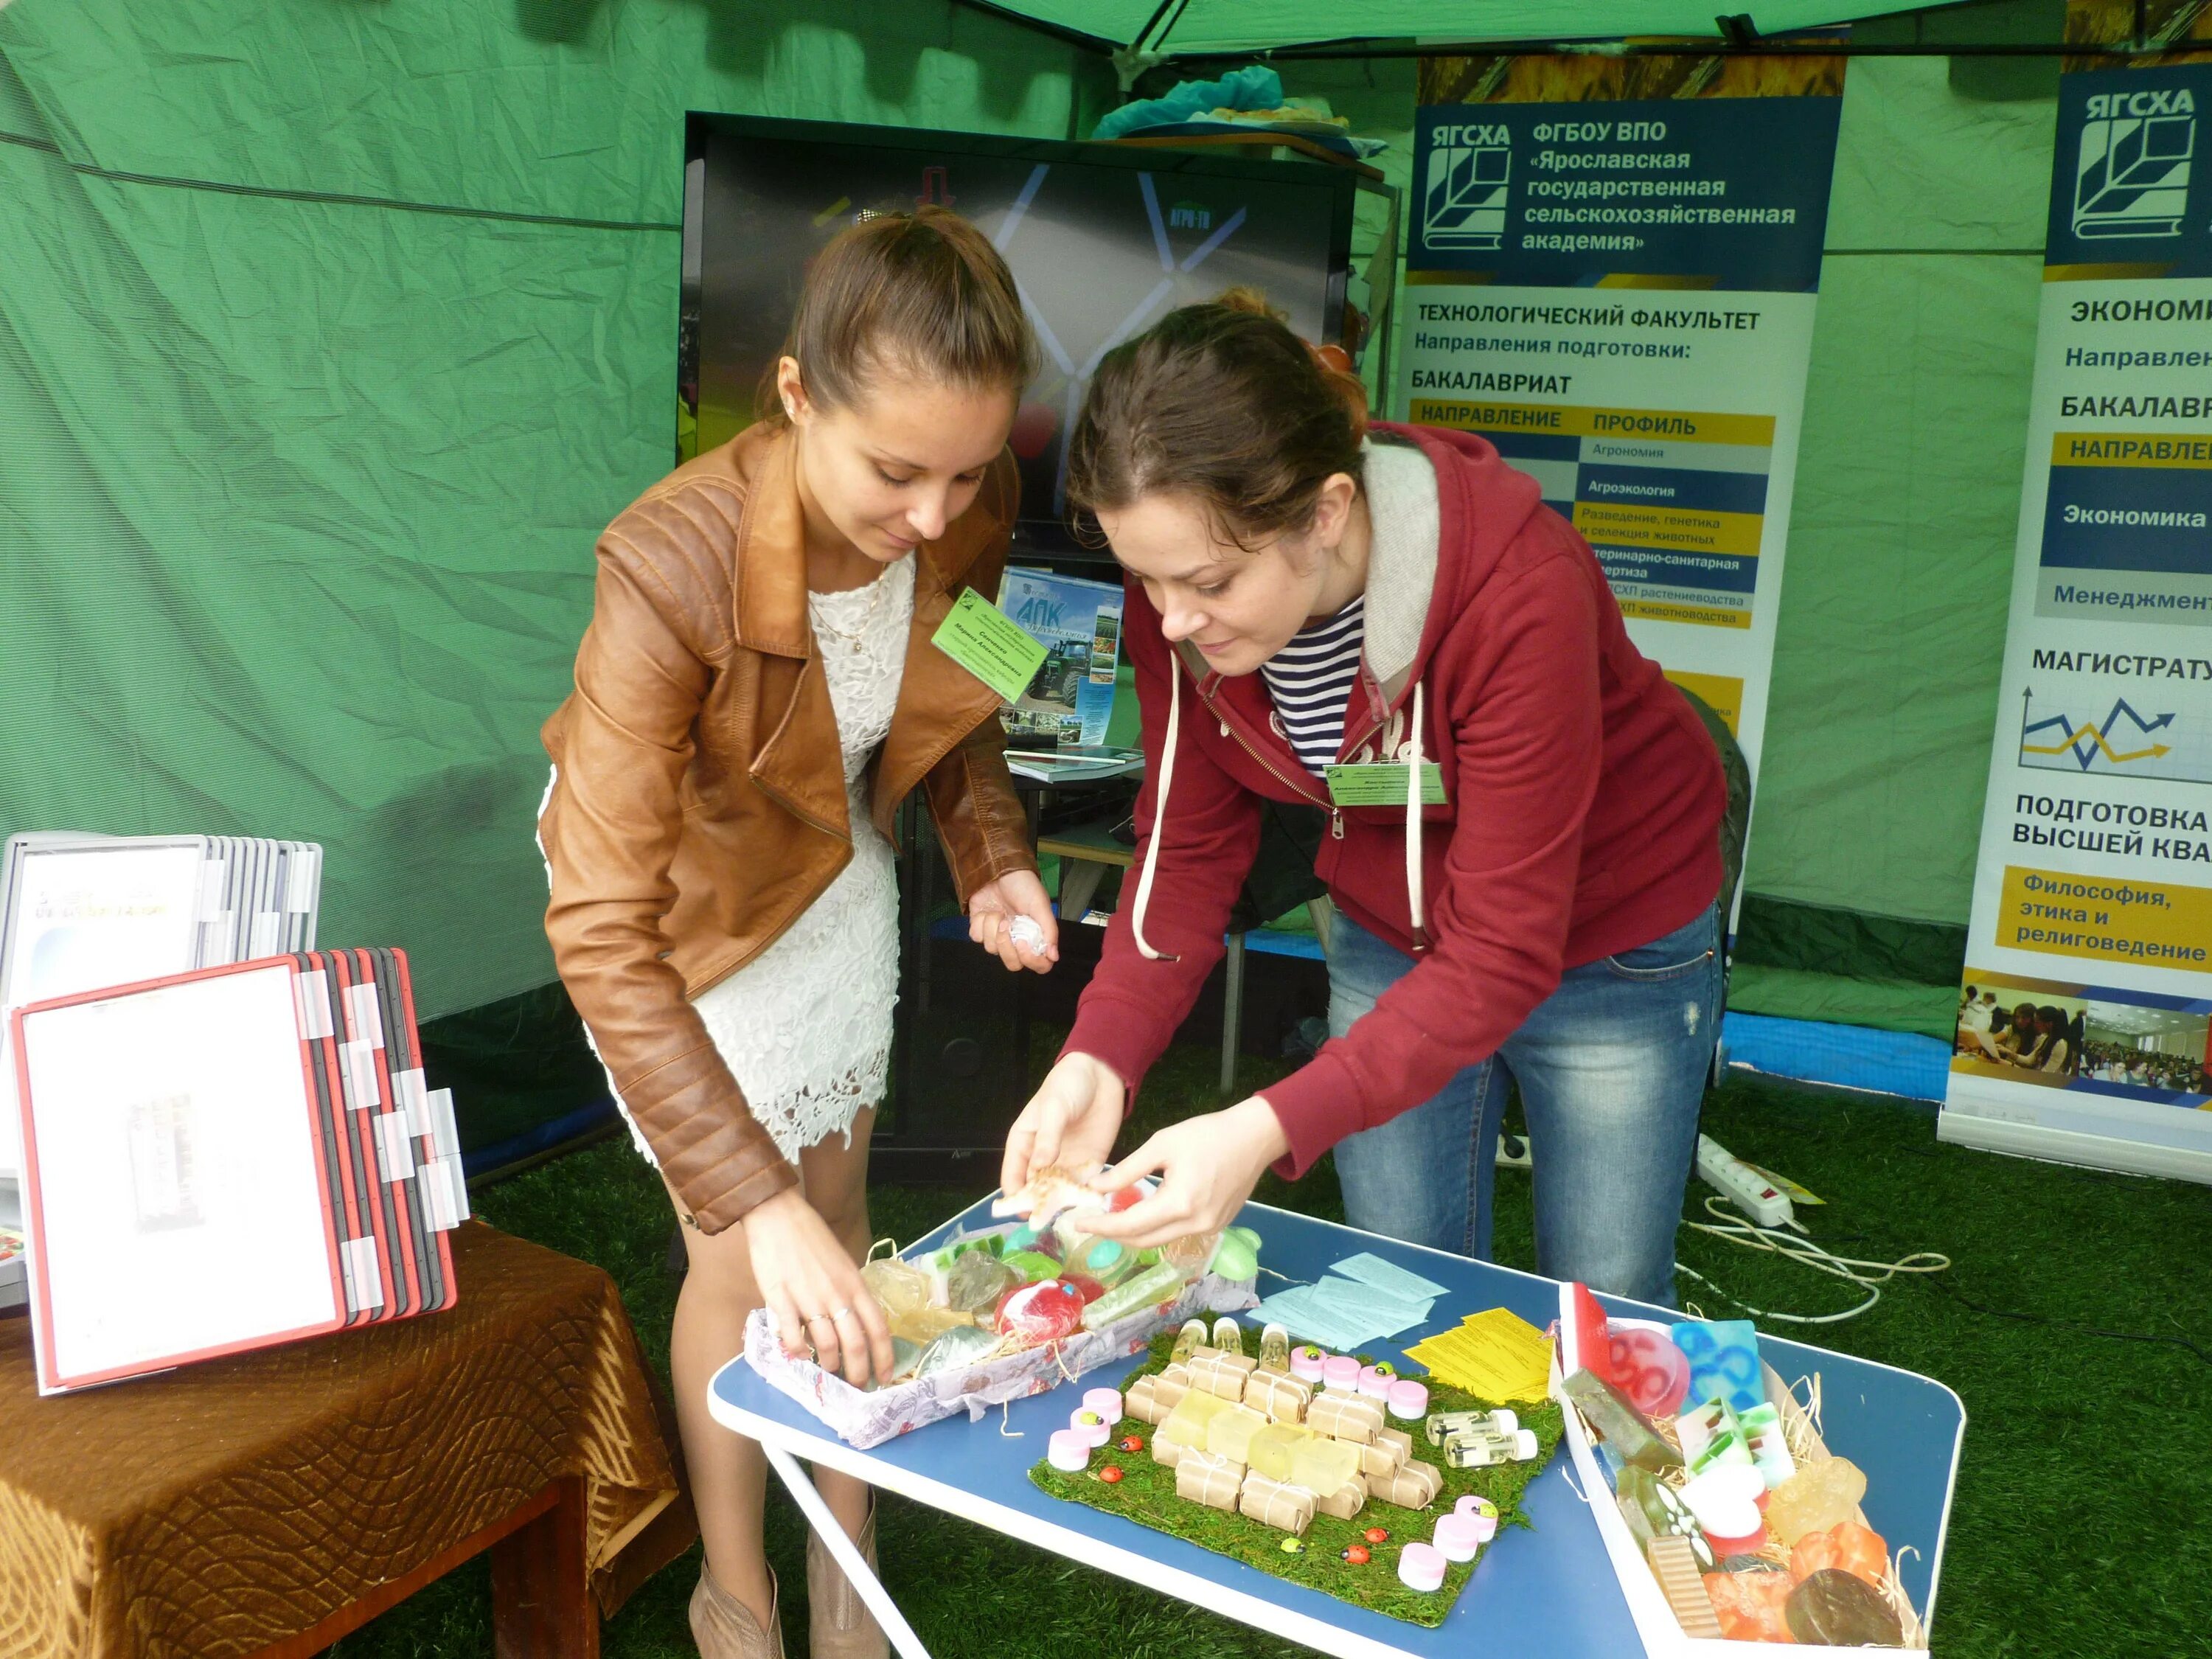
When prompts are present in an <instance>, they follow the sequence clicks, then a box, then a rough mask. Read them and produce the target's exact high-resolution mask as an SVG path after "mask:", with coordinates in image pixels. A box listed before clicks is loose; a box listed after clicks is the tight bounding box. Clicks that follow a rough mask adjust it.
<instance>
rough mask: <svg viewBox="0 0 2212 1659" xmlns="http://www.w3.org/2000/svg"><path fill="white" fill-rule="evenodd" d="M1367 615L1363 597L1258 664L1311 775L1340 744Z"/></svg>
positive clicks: (1332, 757) (1327, 762) (1325, 764)
mask: <svg viewBox="0 0 2212 1659" xmlns="http://www.w3.org/2000/svg"><path fill="white" fill-rule="evenodd" d="M1366 615H1367V599H1366V596H1365V595H1364V594H1362V595H1361V596H1360V597H1359V598H1358V599H1354V600H1352V603H1351V604H1350V605H1346V606H1345V607H1344V609H1343V610H1341V611H1338V612H1337V613H1336V614H1335V615H1334V617H1322V620H1321V621H1319V622H1317V623H1307V624H1306V625H1305V626H1304V628H1302V629H1299V630H1298V631H1297V633H1296V634H1294V635H1291V641H1290V643H1289V644H1288V645H1285V647H1283V648H1282V649H1281V650H1280V651H1278V652H1277V653H1275V654H1274V655H1273V656H1272V657H1270V658H1268V659H1267V661H1265V662H1263V663H1261V665H1260V677H1261V678H1262V679H1264V680H1265V681H1267V695H1268V696H1271V697H1272V698H1273V699H1274V703H1275V716H1276V718H1277V719H1278V720H1280V721H1281V723H1282V727H1283V735H1284V736H1285V737H1286V738H1289V739H1290V740H1291V749H1292V750H1295V751H1296V752H1297V757H1298V759H1299V761H1300V762H1301V763H1304V767H1305V769H1306V770H1308V771H1309V772H1311V773H1313V774H1314V775H1316V776H1317V777H1318V776H1319V775H1321V774H1322V769H1323V768H1325V767H1328V766H1330V765H1333V764H1334V763H1335V761H1336V751H1337V750H1339V749H1340V748H1341V747H1342V746H1343V744H1344V715H1345V711H1346V708H1349V707H1350V705H1351V702H1352V682H1353V681H1355V680H1357V679H1358V678H1359V650H1360V646H1361V643H1362V641H1363V640H1364V622H1365V619H1366Z"/></svg>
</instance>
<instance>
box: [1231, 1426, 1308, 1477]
mask: <svg viewBox="0 0 2212 1659" xmlns="http://www.w3.org/2000/svg"><path fill="white" fill-rule="evenodd" d="M1312 1438H1313V1434H1312V1431H1310V1430H1307V1429H1304V1428H1301V1427H1299V1426H1298V1425H1296V1424H1294V1423H1270V1424H1269V1425H1267V1427H1266V1428H1264V1429H1262V1430H1261V1431H1259V1432H1258V1433H1257V1434H1255V1435H1254V1436H1253V1437H1252V1440H1251V1443H1250V1445H1249V1447H1248V1448H1247V1450H1248V1452H1249V1457H1248V1458H1247V1459H1246V1461H1247V1462H1249V1463H1250V1464H1251V1465H1252V1467H1253V1468H1254V1469H1255V1470H1256V1471H1257V1472H1258V1473H1260V1474H1264V1475H1266V1476H1267V1479H1268V1480H1289V1479H1290V1478H1291V1454H1292V1453H1293V1452H1295V1451H1296V1450H1297V1448H1298V1447H1299V1445H1301V1444H1302V1443H1304V1442H1305V1441H1308V1440H1310V1439H1312Z"/></svg>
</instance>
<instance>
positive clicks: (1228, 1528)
mask: <svg viewBox="0 0 2212 1659" xmlns="http://www.w3.org/2000/svg"><path fill="white" fill-rule="evenodd" d="M1175 1343H1176V1333H1175V1332H1173V1331H1164V1332H1162V1333H1161V1334H1159V1335H1158V1336H1156V1337H1154V1338H1153V1339H1152V1356H1151V1358H1149V1359H1148V1360H1146V1363H1145V1364H1142V1365H1139V1366H1138V1367H1137V1369H1136V1370H1133V1371H1131V1372H1130V1373H1129V1374H1128V1375H1127V1376H1126V1377H1124V1378H1123V1379H1122V1382H1121V1389H1122V1391H1123V1392H1124V1393H1127V1391H1128V1389H1129V1386H1130V1384H1131V1383H1134V1382H1135V1381H1136V1380H1137V1379H1138V1378H1139V1377H1140V1376H1148V1375H1152V1374H1156V1373H1158V1372H1159V1371H1162V1370H1166V1369H1167V1364H1168V1356H1169V1354H1170V1352H1172V1350H1173V1349H1174V1347H1175ZM1362 1358H1363V1359H1364V1360H1367V1361H1369V1362H1370V1363H1371V1361H1372V1359H1373V1356H1372V1355H1363V1356H1362ZM1414 1374H1415V1373H1414V1372H1413V1371H1411V1370H1408V1372H1407V1375H1408V1376H1413V1375H1414ZM1499 1403H1500V1402H1499V1401H1494V1400H1478V1399H1476V1398H1475V1397H1474V1395H1471V1394H1467V1393H1464V1392H1463V1391H1462V1390H1460V1389H1454V1388H1449V1387H1447V1386H1446V1385H1445V1384H1443V1383H1436V1382H1431V1383H1430V1385H1429V1409H1430V1410H1431V1411H1432V1412H1472V1411H1488V1410H1490V1409H1491V1408H1492V1407H1494V1406H1496V1405H1498V1404H1499ZM1516 1413H1517V1415H1518V1416H1519V1417H1520V1419H1521V1424H1522V1427H1524V1428H1527V1429H1530V1430H1532V1431H1534V1433H1535V1436H1536V1455H1535V1456H1534V1457H1532V1458H1530V1459H1529V1460H1528V1462H1525V1463H1508V1464H1504V1465H1503V1466H1502V1467H1499V1468H1482V1469H1455V1468H1450V1467H1449V1466H1448V1465H1447V1464H1446V1463H1445V1462H1444V1460H1443V1453H1442V1452H1440V1451H1438V1450H1437V1449H1436V1448H1435V1447H1433V1446H1431V1445H1429V1444H1428V1443H1426V1440H1425V1437H1424V1436H1423V1434H1422V1433H1421V1431H1420V1429H1419V1426H1418V1425H1417V1426H1415V1428H1414V1429H1413V1455H1414V1456H1416V1457H1418V1458H1419V1459H1420V1460H1421V1461H1422V1462H1425V1463H1429V1464H1432V1465H1434V1466H1435V1468H1436V1470H1437V1474H1440V1475H1442V1476H1443V1483H1444V1484H1443V1489H1442V1490H1441V1491H1439V1492H1437V1496H1436V1497H1435V1498H1433V1499H1432V1500H1431V1502H1430V1504H1429V1506H1428V1508H1427V1509H1425V1510H1408V1509H1402V1508H1401V1507H1399V1506H1398V1505H1397V1504H1385V1503H1383V1502H1381V1501H1380V1500H1370V1502H1369V1503H1368V1504H1366V1505H1365V1506H1364V1508H1362V1509H1361V1510H1360V1511H1359V1513H1358V1514H1357V1515H1355V1516H1352V1518H1351V1519H1350V1520H1348V1521H1346V1520H1340V1519H1338V1518H1337V1517H1336V1516H1333V1515H1316V1516H1314V1518H1313V1522H1312V1523H1311V1524H1310V1526H1308V1527H1307V1528H1306V1531H1305V1535H1304V1537H1303V1538H1298V1539H1292V1538H1291V1534H1288V1533H1286V1532H1282V1531H1279V1530H1278V1529H1277V1528H1273V1527H1268V1526H1262V1525H1261V1523H1260V1522H1257V1521H1255V1520H1253V1519H1251V1518H1250V1517H1249V1516H1244V1515H1237V1514H1231V1513H1229V1512H1226V1511H1225V1510H1216V1509H1209V1508H1207V1507H1206V1505H1205V1504H1194V1503H1192V1502H1191V1501H1190V1500H1189V1499H1188V1498H1182V1497H1178V1496H1177V1495H1176V1472H1175V1471H1174V1470H1173V1469H1171V1468H1167V1467H1166V1466H1165V1465H1164V1464H1160V1463H1156V1462H1153V1461H1152V1449H1151V1448H1152V1433H1153V1430H1152V1425H1150V1424H1147V1423H1143V1422H1139V1420H1138V1419H1135V1418H1133V1417H1132V1418H1125V1419H1122V1420H1121V1422H1120V1423H1119V1424H1117V1425H1115V1430H1114V1438H1113V1440H1112V1441H1110V1442H1109V1443H1108V1447H1107V1449H1106V1451H1105V1452H1104V1453H1103V1454H1102V1453H1094V1454H1093V1455H1092V1459H1091V1467H1090V1468H1087V1469H1085V1471H1084V1472H1083V1473H1082V1474H1070V1473H1068V1472H1066V1471H1064V1470H1060V1469H1056V1468H1053V1467H1052V1465H1051V1464H1050V1463H1048V1462H1039V1463H1038V1464H1037V1465H1036V1467H1035V1468H1032V1469H1031V1470H1030V1480H1034V1481H1035V1482H1036V1484H1037V1485H1038V1486H1040V1487H1042V1488H1043V1490H1045V1491H1046V1492H1050V1493H1051V1494H1052V1495H1053V1496H1054V1498H1066V1499H1067V1500H1068V1501H1070V1502H1072V1503H1077V1504H1090V1505H1091V1508H1093V1509H1097V1510H1106V1511H1107V1512H1108V1513H1109V1514H1111V1515H1119V1516H1124V1517H1126V1518H1127V1519H1128V1520H1131V1521H1134V1522H1137V1524H1138V1525H1139V1526H1145V1527H1152V1528H1158V1530H1159V1531H1161V1532H1164V1533H1171V1534H1174V1535H1175V1536H1176V1537H1177V1538H1185V1539H1188V1540H1189V1541H1191V1542H1192V1543H1194V1544H1196V1545H1198V1546H1200V1547H1201V1548H1204V1549H1209V1550H1212V1551H1215V1552H1217V1553H1219V1554H1222V1555H1226V1556H1228V1557H1230V1558H1231V1559H1234V1560H1238V1561H1242V1562H1243V1563H1244V1564H1245V1565H1248V1566H1253V1567H1257V1568H1258V1569H1259V1570H1260V1571H1262V1572H1267V1573H1273V1575H1274V1576H1275V1577H1278V1578H1286V1579H1288V1580H1289V1581H1290V1582H1291V1583H1294V1584H1304V1586H1305V1587H1306V1588H1307V1589H1317V1590H1319V1591H1321V1592H1322V1595H1334V1596H1335V1597H1337V1598H1338V1599H1339V1600H1340V1601H1349V1602H1351V1603H1352V1605H1353V1606H1355V1607H1367V1608H1370V1609H1371V1610H1373V1611H1374V1612H1376V1613H1384V1614H1387V1615H1389V1617H1390V1618H1393V1619H1403V1620H1406V1621H1407V1623H1408V1624H1414V1625H1428V1626H1437V1625H1441V1624H1442V1623H1443V1621H1444V1615H1445V1614H1447V1613H1449V1612H1450V1611H1451V1606H1452V1603H1453V1602H1454V1601H1456V1600H1458V1599H1459V1593H1460V1591H1461V1590H1462V1589H1464V1588H1465V1587H1466V1585H1467V1581H1468V1577H1469V1576H1470V1575H1472V1574H1473V1573H1474V1569H1475V1565H1476V1563H1477V1562H1479V1561H1480V1560H1481V1559H1482V1557H1483V1556H1484V1555H1486V1554H1487V1553H1489V1546H1488V1545H1485V1546H1483V1547H1482V1548H1481V1549H1480V1550H1479V1551H1477V1552H1476V1553H1475V1556H1474V1560H1470V1561H1455V1562H1453V1563H1451V1564H1450V1565H1449V1566H1447V1567H1446V1568H1445V1569H1444V1582H1443V1589H1441V1590H1437V1591H1432V1592H1429V1593H1424V1592H1422V1591H1419V1590H1416V1589H1408V1588H1407V1586H1406V1585H1405V1583H1403V1582H1401V1580H1400V1578H1399V1577H1398V1552H1399V1550H1400V1549H1401V1548H1402V1547H1404V1546H1405V1545H1406V1544H1407V1543H1408V1542H1419V1541H1425V1540H1426V1539H1427V1537H1428V1535H1429V1533H1430V1531H1431V1528H1433V1527H1434V1526H1435V1524H1436V1517H1437V1516H1440V1515H1449V1514H1450V1513H1451V1510H1452V1508H1453V1506H1454V1505H1455V1504H1457V1503H1458V1502H1459V1500H1460V1499H1461V1498H1465V1497H1467V1496H1468V1495H1469V1494H1470V1493H1473V1494H1479V1495H1480V1496H1481V1497H1484V1498H1488V1499H1489V1500H1490V1501H1491V1502H1492V1503H1493V1504H1496V1505H1497V1506H1498V1526H1499V1528H1501V1529H1503V1528H1506V1527H1509V1526H1526V1525H1528V1516H1527V1515H1526V1514H1524V1513H1523V1512H1522V1508H1521V1494H1522V1492H1526V1491H1527V1490H1528V1483H1529V1482H1530V1481H1531V1480H1534V1479H1535V1478H1536V1477H1537V1476H1538V1475H1540V1474H1542V1473H1543V1472H1544V1466H1545V1465H1546V1464H1547V1463H1548V1462H1551V1461H1552V1454H1553V1451H1555V1450H1556V1449H1558V1448H1559V1436H1560V1434H1561V1432H1562V1431H1563V1428H1564V1425H1563V1423H1562V1421H1561V1419H1560V1414H1559V1407H1557V1406H1554V1405H1551V1404H1549V1403H1547V1404H1544V1405H1541V1406H1520V1407H1516ZM1396 1426H1399V1427H1403V1426H1405V1425H1402V1424H1401V1425H1396ZM1131 1435H1133V1436H1135V1437H1137V1438H1139V1439H1140V1440H1142V1441H1143V1442H1144V1443H1145V1448H1146V1449H1144V1450H1142V1451H1139V1452H1136V1453H1134V1454H1129V1453H1124V1452H1121V1451H1120V1450H1119V1446H1120V1443H1121V1440H1122V1439H1123V1438H1124V1437H1127V1436H1131ZM1109 1465H1110V1466H1112V1467H1113V1468H1118V1469H1119V1470H1120V1471H1121V1479H1120V1480H1115V1481H1109V1480H1103V1479H1102V1478H1101V1477H1102V1473H1103V1470H1104V1469H1105V1468H1107V1467H1108V1466H1109ZM1376 1527H1380V1528H1383V1529H1384V1530H1385V1531H1387V1532H1388V1533H1389V1534H1390V1535H1389V1538H1387V1539H1384V1540H1383V1541H1379V1542H1370V1541H1369V1539H1368V1537H1367V1534H1368V1532H1369V1531H1370V1529H1371V1528H1376ZM1355 1544H1357V1545H1358V1546H1359V1547H1361V1548H1362V1549H1364V1551H1366V1553H1367V1559H1365V1560H1364V1561H1359V1562H1353V1561H1347V1560H1346V1559H1344V1552H1345V1551H1346V1550H1347V1549H1349V1548H1350V1547H1352V1546H1353V1545H1355ZM1293 1545H1296V1546H1297V1547H1295V1548H1294V1547H1292V1546H1293Z"/></svg>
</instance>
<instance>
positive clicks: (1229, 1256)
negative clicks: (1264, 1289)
mask: <svg viewBox="0 0 2212 1659" xmlns="http://www.w3.org/2000/svg"><path fill="white" fill-rule="evenodd" d="M1206 1272H1208V1273H1212V1274H1215V1275H1216V1276H1218V1277H1219V1278H1222V1279H1231V1280H1236V1279H1254V1278H1257V1277H1258V1276H1259V1272H1260V1235H1259V1234H1257V1233H1255V1232H1254V1231H1252V1230H1251V1229H1250V1228H1249V1227H1228V1228H1225V1229H1224V1230H1223V1231H1222V1234H1221V1242H1220V1243H1218V1244H1216V1245H1215V1246H1214V1247H1213V1255H1212V1260H1210V1261H1207V1262H1206Z"/></svg>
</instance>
